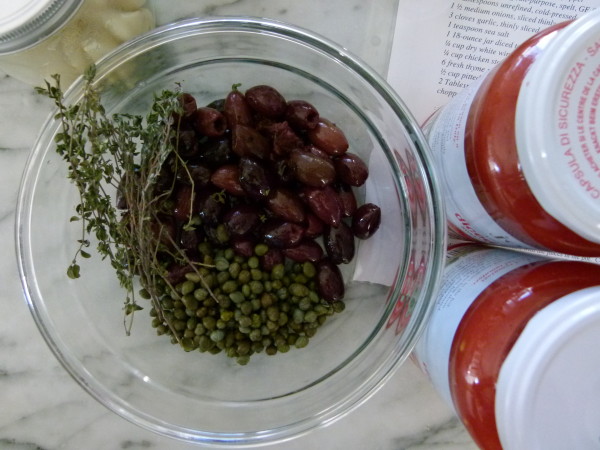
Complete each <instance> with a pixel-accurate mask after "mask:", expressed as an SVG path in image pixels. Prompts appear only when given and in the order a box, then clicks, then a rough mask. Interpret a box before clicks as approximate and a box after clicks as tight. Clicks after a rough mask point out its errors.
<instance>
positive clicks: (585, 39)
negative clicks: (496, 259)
mask: <svg viewBox="0 0 600 450" xmlns="http://www.w3.org/2000/svg"><path fill="white" fill-rule="evenodd" d="M599 36H600V10H596V11H593V12H591V13H587V14H586V15H584V16H582V17H581V18H579V19H577V20H576V21H573V22H568V23H561V24H558V25H555V26H552V27H550V28H548V29H546V30H543V31H541V32H540V33H538V34H536V35H535V36H533V37H531V38H530V39H529V40H527V41H526V42H525V43H523V44H522V45H521V46H520V47H518V48H517V49H515V50H514V51H513V53H512V54H511V55H509V56H508V57H507V58H506V59H505V60H504V61H503V62H501V63H500V64H499V65H498V66H496V67H495V68H494V69H492V70H491V71H490V73H488V74H487V75H485V76H483V77H482V78H481V79H480V80H479V82H476V83H475V84H474V85H473V86H471V87H469V88H467V89H466V90H465V91H464V92H463V93H462V94H459V96H457V97H456V98H455V99H453V101H451V102H450V104H449V105H447V106H446V107H445V108H443V109H442V110H441V111H439V113H438V114H436V115H435V116H434V117H433V118H432V119H431V120H430V121H429V122H428V123H427V124H426V125H425V131H426V134H427V137H428V140H429V143H430V145H431V147H432V150H433V152H434V155H435V157H436V158H437V163H438V167H439V170H440V174H441V177H440V178H441V180H442V184H443V187H444V188H445V190H446V193H447V198H446V200H447V202H446V203H447V213H448V214H447V215H448V220H449V227H450V230H451V231H452V232H453V235H454V236H456V237H462V238H468V239H471V240H477V241H480V242H483V243H490V244H498V245H504V246H510V247H522V248H537V249H542V250H547V251H548V250H549V251H555V252H560V253H565V254H571V255H578V256H588V257H597V256H600V120H599V119H600V117H597V111H598V109H599V106H600V37H599Z"/></svg>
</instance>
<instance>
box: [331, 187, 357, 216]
mask: <svg viewBox="0 0 600 450" xmlns="http://www.w3.org/2000/svg"><path fill="white" fill-rule="evenodd" d="M336 192H337V194H338V198H339V200H340V205H341V206H342V216H344V217H352V215H353V214H354V212H355V211H356V208H357V207H358V203H357V201H356V197H355V196H354V191H353V190H352V188H351V187H350V186H348V185H346V184H343V183H341V184H339V185H338V186H337V188H336Z"/></svg>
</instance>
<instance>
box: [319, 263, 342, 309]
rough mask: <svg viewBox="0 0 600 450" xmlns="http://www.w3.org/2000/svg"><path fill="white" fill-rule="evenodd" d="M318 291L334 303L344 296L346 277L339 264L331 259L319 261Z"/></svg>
mask: <svg viewBox="0 0 600 450" xmlns="http://www.w3.org/2000/svg"><path fill="white" fill-rule="evenodd" d="M316 285H317V292H318V293H319V295H320V296H321V297H322V298H323V299H324V300H326V301H328V302H330V303H333V302H336V301H338V300H341V299H342V298H344V293H345V289H344V279H343V278H342V273H341V272H340V269H339V267H338V266H336V265H335V264H334V263H333V262H331V261H330V260H329V259H327V258H326V259H323V260H321V261H319V262H318V263H317V279H316Z"/></svg>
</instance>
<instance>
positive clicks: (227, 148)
mask: <svg viewBox="0 0 600 450" xmlns="http://www.w3.org/2000/svg"><path fill="white" fill-rule="evenodd" d="M198 145H199V147H200V148H199V153H198V157H199V158H200V160H201V161H202V162H203V163H204V164H206V165H207V166H209V167H211V168H215V167H219V166H222V165H223V164H228V163H231V162H232V161H233V159H234V156H235V155H234V154H233V152H232V151H231V144H230V139H229V137H228V136H224V137H221V138H207V137H204V138H200V140H199V141H198Z"/></svg>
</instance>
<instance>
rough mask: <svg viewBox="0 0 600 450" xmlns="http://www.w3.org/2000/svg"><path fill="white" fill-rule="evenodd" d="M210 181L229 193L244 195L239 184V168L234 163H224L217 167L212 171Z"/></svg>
mask: <svg viewBox="0 0 600 450" xmlns="http://www.w3.org/2000/svg"><path fill="white" fill-rule="evenodd" d="M210 181H211V182H212V184H214V185H215V186H216V187H218V188H219V189H223V190H224V191H225V192H227V193H229V194H231V195H235V196H243V195H246V192H245V191H244V189H243V188H242V185H241V184H240V168H239V167H238V166H236V165H234V164H225V165H223V166H221V167H219V168H218V169H217V170H215V171H214V172H213V173H212V175H211V177H210Z"/></svg>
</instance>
